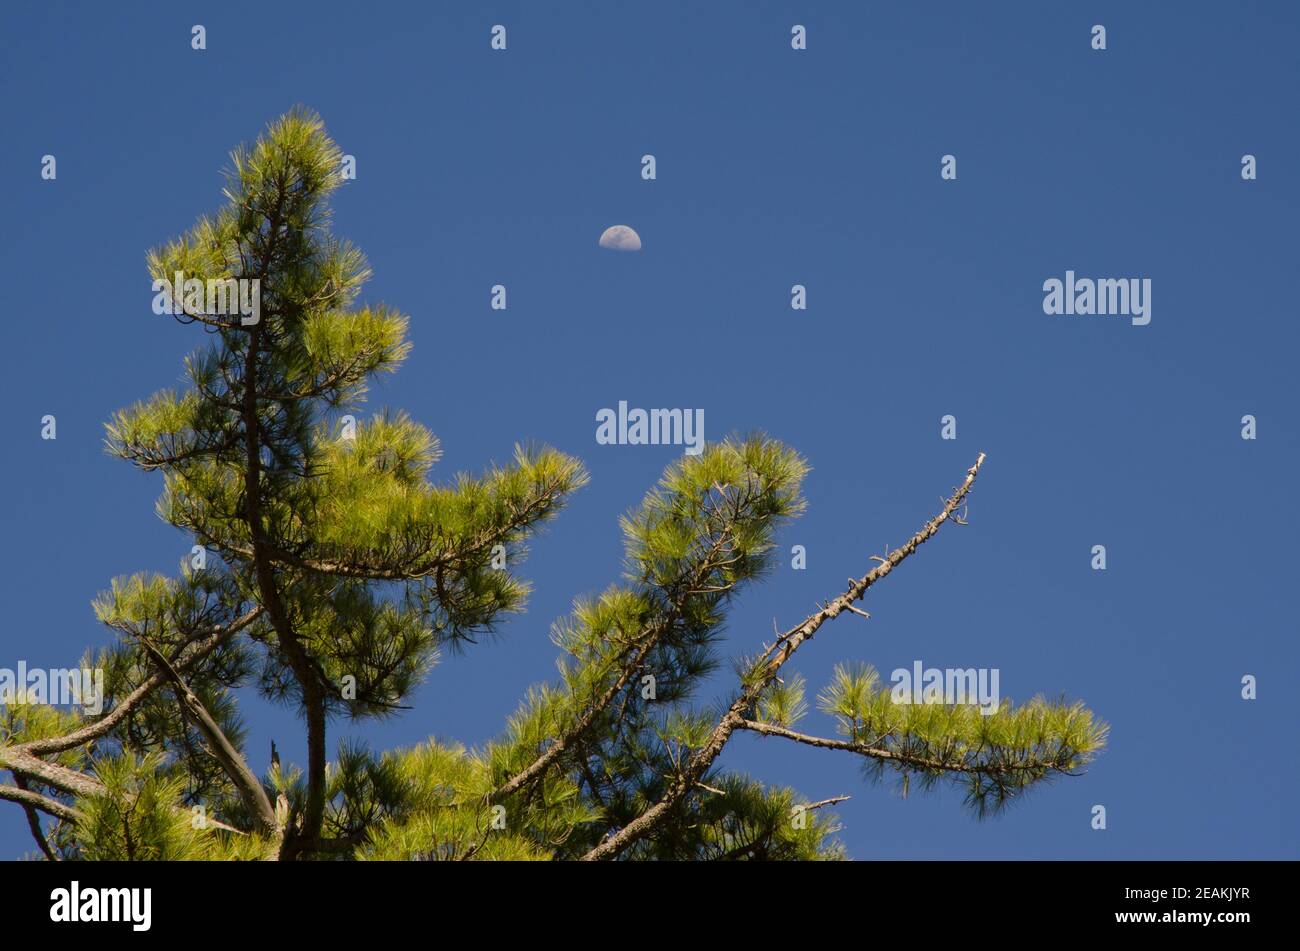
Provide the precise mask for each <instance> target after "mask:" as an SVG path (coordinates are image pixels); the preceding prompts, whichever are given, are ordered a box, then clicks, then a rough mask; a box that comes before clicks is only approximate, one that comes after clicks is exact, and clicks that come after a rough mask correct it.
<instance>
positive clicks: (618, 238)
mask: <svg viewBox="0 0 1300 951" xmlns="http://www.w3.org/2000/svg"><path fill="white" fill-rule="evenodd" d="M600 246H601V247H602V248H609V249H610V250H611V251H640V250H641V236H640V235H639V234H637V233H636V232H635V231H633V230H632V229H631V228H629V227H628V226H627V225H614V226H613V227H611V228H606V229H605V232H604V234H602V235H601V236H600Z"/></svg>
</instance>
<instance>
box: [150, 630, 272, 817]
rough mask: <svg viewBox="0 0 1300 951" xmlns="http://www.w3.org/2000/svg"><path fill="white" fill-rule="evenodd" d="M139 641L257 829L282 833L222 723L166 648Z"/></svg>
mask: <svg viewBox="0 0 1300 951" xmlns="http://www.w3.org/2000/svg"><path fill="white" fill-rule="evenodd" d="M139 641H140V644H141V645H142V646H143V647H144V649H145V650H146V651H147V652H148V653H149V656H150V657H152V658H153V660H154V663H156V664H158V665H159V667H161V668H162V671H163V673H164V674H165V675H166V676H167V678H168V679H169V680H170V681H171V682H172V683H173V684H174V685H175V687H176V692H177V698H178V699H179V700H180V703H181V706H182V708H183V709H184V710H185V712H186V713H187V714H188V715H189V717H190V718H191V719H192V720H193V721H194V724H195V726H197V727H198V729H199V732H200V733H202V734H203V737H204V739H206V740H207V741H208V748H209V749H210V750H211V752H212V755H213V756H214V757H215V758H216V760H217V762H219V763H220V764H221V768H222V770H223V771H224V772H225V774H226V775H227V776H228V777H229V778H230V781H231V782H232V783H234V785H235V788H236V789H237V790H238V791H239V798H240V799H241V800H242V801H243V803H244V808H246V809H247V810H248V812H249V814H250V815H252V817H253V820H254V822H256V824H257V826H258V831H260V832H262V833H264V834H265V835H267V836H270V837H275V836H277V835H280V834H283V831H284V830H283V829H281V828H279V827H278V823H277V822H276V816H275V808H274V807H273V806H272V805H271V800H270V798H268V797H267V795H266V789H265V788H263V786H262V782H261V780H259V779H258V778H257V776H255V775H254V774H253V771H252V770H251V769H249V768H248V764H247V763H246V762H244V757H243V756H242V755H241V754H240V752H239V750H238V749H236V748H235V745H234V744H233V743H231V742H230V740H229V739H228V738H227V737H226V734H225V733H224V732H222V729H221V727H220V725H219V724H218V723H217V721H216V720H214V719H213V718H212V714H210V713H208V711H207V708H206V707H204V706H203V704H202V703H201V702H200V701H199V698H198V697H197V696H195V694H194V691H192V690H191V689H190V688H189V685H188V684H186V683H185V678H183V677H182V676H181V675H180V673H179V672H178V671H177V670H176V668H175V667H174V666H172V663H171V661H169V660H168V659H167V657H166V656H165V655H164V654H163V652H162V651H160V650H159V649H158V648H157V646H155V645H154V643H153V642H152V641H150V640H149V639H148V638H146V637H144V636H140V637H139Z"/></svg>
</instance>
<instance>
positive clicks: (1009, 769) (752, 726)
mask: <svg viewBox="0 0 1300 951" xmlns="http://www.w3.org/2000/svg"><path fill="white" fill-rule="evenodd" d="M736 727H737V729H740V730H749V731H751V732H753V733H760V734H762V735H763V736H779V737H783V738H785V739H787V740H793V741H794V742H796V743H803V744H805V745H807V746H816V747H819V748H820V749H824V750H845V751H847V752H850V753H857V754H858V755H859V756H866V757H868V758H869V759H876V760H885V761H888V762H892V763H896V764H898V765H899V766H903V767H908V768H912V769H918V770H929V771H933V772H943V773H975V774H979V775H984V776H998V775H1000V774H1003V773H1017V772H1026V771H1028V772H1046V771H1049V770H1054V771H1056V772H1061V773H1064V772H1067V770H1065V769H1063V768H1062V767H1061V765H1060V763H1059V762H1058V761H1057V760H1055V759H1054V760H1037V759H1032V758H1031V759H1026V760H1024V761H1021V762H1006V763H997V762H992V763H978V762H976V763H970V762H966V761H965V760H962V759H935V758H932V757H926V756H917V755H914V754H912V753H908V752H906V751H899V750H891V749H888V748H886V747H883V746H874V745H872V744H869V743H855V742H853V741H851V740H833V739H829V738H826V737H821V736H810V735H808V734H806V733H796V732H795V731H794V730H789V729H786V728H785V727H783V726H777V725H775V724H772V723H763V722H762V721H760V720H741V721H740V722H739V723H738V724H737V725H736Z"/></svg>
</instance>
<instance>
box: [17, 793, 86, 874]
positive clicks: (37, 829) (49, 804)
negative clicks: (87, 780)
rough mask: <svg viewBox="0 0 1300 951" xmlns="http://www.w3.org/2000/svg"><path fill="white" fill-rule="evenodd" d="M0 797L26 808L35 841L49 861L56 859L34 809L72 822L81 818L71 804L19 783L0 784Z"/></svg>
mask: <svg viewBox="0 0 1300 951" xmlns="http://www.w3.org/2000/svg"><path fill="white" fill-rule="evenodd" d="M18 782H19V783H22V782H23V781H22V780H21V779H20V780H18ZM0 799H7V800H9V801H10V802H16V803H19V804H21V805H22V806H23V808H24V809H26V810H27V815H28V818H29V820H30V821H31V822H32V836H33V838H35V839H36V843H37V844H38V845H39V846H40V847H41V851H42V852H44V853H45V857H46V858H48V859H50V861H58V860H57V858H56V857H55V856H54V855H53V854H52V853H51V851H50V844H49V842H48V840H46V838H45V834H44V833H43V832H41V826H40V822H39V821H38V820H35V818H34V812H35V810H40V811H41V812H44V813H47V814H48V815H51V816H55V817H56V818H59V819H67V820H70V821H73V822H75V821H76V820H77V819H80V818H81V813H80V812H78V811H77V810H76V809H74V808H72V807H71V806H69V805H66V804H64V803H61V802H59V801H58V800H57V799H50V798H49V797H48V796H42V795H41V794H40V793H37V792H32V791H31V790H30V789H24V788H22V786H20V785H18V786H0Z"/></svg>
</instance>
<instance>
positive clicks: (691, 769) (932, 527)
mask: <svg viewBox="0 0 1300 951" xmlns="http://www.w3.org/2000/svg"><path fill="white" fill-rule="evenodd" d="M984 458H985V457H984V453H980V454H979V456H978V458H976V460H975V464H974V465H973V466H971V467H970V469H968V470H967V472H966V479H965V480H964V481H963V482H962V484H961V485H960V486H959V487H958V488H957V490H956V491H955V492H954V493H953V494H952V496H951V497H950V498H949V499H948V501H947V502H946V503H945V504H944V506H943V508H942V509H941V510H940V512H939V514H938V515H936V516H935V517H934V518H932V519H931V520H930V521H929V522H927V523H926V524H925V525H924V526H923V527H922V528H921V530H920V531H918V532H917V533H916V534H915V535H913V536H912V537H911V538H910V539H908V541H907V543H906V544H904V545H903V546H902V547H900V548H897V549H895V550H894V551H892V552H890V554H889V557H888V558H887V559H885V560H884V561H883V562H881V563H880V565H878V566H877V567H876V568H873V569H872V570H871V571H869V572H867V574H865V575H864V576H863V577H861V578H860V579H858V580H857V581H855V582H854V583H853V584H851V585H850V586H849V589H848V590H847V591H845V592H844V594H842V595H840V596H839V597H838V598H836V599H835V600H834V601H831V602H830V603H829V604H827V605H826V607H824V608H822V609H821V610H820V611H818V612H816V613H815V614H812V615H809V616H808V617H807V618H805V619H804V621H803V622H802V623H800V624H799V625H798V626H796V627H794V628H791V629H790V630H789V631H787V632H786V633H785V634H784V635H782V637H780V638H779V639H778V640H777V642H776V643H775V644H773V645H772V646H771V647H770V648H768V650H767V651H766V652H765V653H764V654H763V657H762V660H763V661H764V662H766V664H767V666H766V668H765V669H764V670H763V671H762V673H761V674H759V675H758V676H756V677H754V678H753V679H752V680H751V681H750V682H749V683H748V684H747V685H746V686H745V688H744V689H743V690H742V691H741V692H740V695H739V696H738V697H737V698H736V700H735V701H734V702H733V703H732V705H731V707H730V708H729V709H728V710H727V712H726V713H724V714H723V715H722V718H721V719H720V720H719V721H718V723H717V725H716V726H715V727H714V729H713V732H712V733H711V734H710V736H709V739H708V741H707V742H706V743H705V744H704V746H702V747H701V748H700V749H699V750H697V751H696V753H695V754H694V755H693V756H692V757H691V759H690V761H689V762H688V763H687V765H686V767H685V769H684V770H683V771H682V772H681V773H679V775H678V776H677V777H676V779H674V780H673V782H672V784H671V785H670V786H669V787H668V791H667V792H666V793H665V794H664V796H663V798H662V799H660V800H659V801H658V802H656V803H655V804H654V805H653V806H651V807H650V808H648V809H646V810H645V811H644V812H643V813H641V815H639V816H637V818H635V819H633V820H632V821H631V822H629V823H628V824H627V825H625V826H623V828H621V829H620V830H619V831H618V832H616V833H615V834H614V835H612V836H610V837H609V838H607V839H605V840H604V841H603V842H601V843H600V844H599V845H597V846H596V847H595V848H593V849H591V850H590V851H589V852H587V854H586V855H584V856H583V860H584V861H595V860H602V859H611V858H617V857H618V856H619V855H620V854H621V853H622V852H623V851H624V850H625V849H627V847H628V846H630V845H632V843H634V842H636V841H638V840H639V839H642V838H644V837H646V836H647V835H649V834H651V833H652V832H654V830H655V829H657V828H658V827H659V826H661V825H662V824H663V823H664V822H665V821H666V820H667V819H668V817H669V816H670V815H671V813H672V810H673V809H674V808H675V807H676V806H677V804H678V803H679V802H681V800H682V799H683V798H685V797H686V795H687V794H689V793H690V791H691V789H692V788H693V787H694V786H695V784H696V783H697V782H699V780H700V779H701V778H702V777H703V775H704V774H705V772H706V771H707V770H708V769H709V767H710V766H712V765H713V762H714V760H716V759H717V758H718V756H719V755H721V753H722V749H723V747H725V746H726V744H727V741H728V740H730V739H731V736H732V734H733V733H734V732H735V730H736V729H737V728H738V727H739V726H740V724H741V723H743V722H744V721H745V720H746V719H747V716H746V713H747V712H748V711H749V710H750V709H751V708H752V707H753V705H754V704H755V703H756V702H757V701H758V699H759V697H760V696H761V695H762V692H763V690H764V689H765V688H766V687H767V686H768V685H769V684H770V683H771V682H772V681H773V679H775V677H776V675H777V672H778V671H780V669H781V667H782V666H783V665H784V664H785V663H786V661H788V660H789V659H790V658H791V657H792V656H794V652H795V651H796V650H798V649H799V646H800V645H801V644H802V643H803V642H804V641H806V640H808V639H809V638H810V637H812V636H813V635H814V634H816V633H817V631H818V630H819V629H820V628H821V626H822V625H823V624H825V623H826V622H827V621H828V620H831V619H833V618H836V617H838V616H839V615H840V614H841V613H843V612H844V611H845V610H846V609H847V607H848V606H849V605H850V604H852V603H854V602H855V601H859V600H861V598H862V596H863V595H864V594H865V593H866V591H867V589H868V588H870V587H871V586H872V585H874V584H875V583H876V582H877V581H879V580H880V579H881V578H883V577H885V576H886V575H888V574H889V573H890V572H891V571H893V570H894V568H896V567H897V566H898V565H899V564H901V563H902V562H903V560H904V559H906V558H907V557H908V556H909V555H911V554H912V553H913V552H914V551H916V549H917V548H918V547H920V546H921V545H922V544H924V543H925V542H926V541H928V540H929V539H930V538H932V537H934V535H935V534H936V533H937V532H938V531H939V529H940V528H941V527H942V526H943V523H944V522H946V521H948V519H949V518H950V517H951V516H952V514H953V513H954V512H955V511H956V510H957V508H958V506H960V505H961V504H962V502H963V500H965V498H966V496H967V494H969V492H970V490H971V487H972V486H973V485H974V484H975V478H976V477H977V476H978V475H979V471H980V467H981V466H983V464H984Z"/></svg>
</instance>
